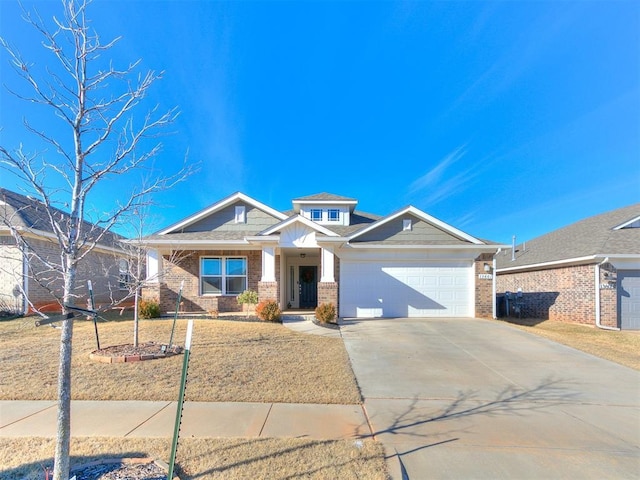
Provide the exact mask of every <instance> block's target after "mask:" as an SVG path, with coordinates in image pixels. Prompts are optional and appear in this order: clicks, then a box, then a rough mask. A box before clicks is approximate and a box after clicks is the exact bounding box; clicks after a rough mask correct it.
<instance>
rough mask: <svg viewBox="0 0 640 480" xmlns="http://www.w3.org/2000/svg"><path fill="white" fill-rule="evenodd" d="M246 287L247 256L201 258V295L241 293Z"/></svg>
mask: <svg viewBox="0 0 640 480" xmlns="http://www.w3.org/2000/svg"><path fill="white" fill-rule="evenodd" d="M246 289H247V259H246V258H245V257H202V258H200V294H201V295H239V294H241V293H242V292H244V291H245V290H246Z"/></svg>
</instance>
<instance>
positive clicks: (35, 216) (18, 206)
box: [0, 188, 124, 248]
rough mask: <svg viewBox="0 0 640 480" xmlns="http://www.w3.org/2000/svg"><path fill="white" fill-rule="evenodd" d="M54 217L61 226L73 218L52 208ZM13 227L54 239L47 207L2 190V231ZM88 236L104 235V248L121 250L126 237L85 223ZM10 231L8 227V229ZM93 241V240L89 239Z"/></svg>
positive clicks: (0, 215) (0, 205)
mask: <svg viewBox="0 0 640 480" xmlns="http://www.w3.org/2000/svg"><path fill="white" fill-rule="evenodd" d="M50 208H51V211H52V212H53V216H54V217H55V218H56V219H57V221H58V222H60V224H62V225H64V224H65V223H66V222H68V221H69V220H70V219H71V217H70V215H69V213H67V212H65V211H64V210H61V209H59V208H56V207H53V206H52V207H50ZM7 224H8V225H11V226H12V227H14V228H16V229H17V230H18V231H23V232H30V233H32V234H33V235H40V236H45V237H51V238H53V237H54V235H55V233H54V230H53V227H52V226H51V222H50V221H49V215H48V213H47V207H46V205H45V204H44V203H43V202H41V201H40V200H37V199H35V198H31V197H28V196H25V195H21V194H19V193H16V192H12V191H11V190H7V189H4V188H0V229H2V226H3V225H7ZM83 225H84V227H83V228H84V231H85V233H86V234H88V233H90V232H94V233H95V234H94V235H93V237H94V238H97V237H98V236H99V235H100V234H102V235H103V237H102V241H101V242H100V245H102V246H103V247H110V248H119V247H118V246H117V243H118V242H119V241H120V240H123V238H124V237H122V236H120V235H118V234H116V233H113V232H110V231H109V232H105V231H104V229H103V228H101V227H99V226H97V225H95V224H92V223H90V222H86V221H85V222H83ZM6 228H7V229H8V227H6ZM88 240H91V239H88Z"/></svg>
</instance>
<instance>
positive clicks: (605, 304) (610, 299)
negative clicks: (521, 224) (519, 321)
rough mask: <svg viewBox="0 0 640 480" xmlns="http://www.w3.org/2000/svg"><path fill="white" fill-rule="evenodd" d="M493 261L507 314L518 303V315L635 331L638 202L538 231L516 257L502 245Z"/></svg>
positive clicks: (639, 301) (639, 290)
mask: <svg viewBox="0 0 640 480" xmlns="http://www.w3.org/2000/svg"><path fill="white" fill-rule="evenodd" d="M496 265H497V269H496V273H497V280H496V281H497V292H498V297H499V304H500V305H501V306H505V307H506V302H505V301H504V296H505V292H510V293H511V294H512V295H510V297H511V301H510V306H511V308H510V310H511V311H510V312H509V314H511V315H514V314H515V313H514V308H513V307H514V306H517V308H520V309H521V312H520V313H519V314H520V315H522V316H523V317H524V316H526V317H530V318H540V319H551V320H559V321H563V322H574V323H583V324H587V325H597V326H602V327H605V328H613V329H618V328H620V329H624V330H627V329H636V330H637V329H640V204H635V205H630V206H628V207H624V208H620V209H618V210H614V211H610V212H606V213H603V214H601V215H595V216H593V217H590V218H587V219H584V220H581V221H579V222H576V223H574V224H572V225H569V226H566V227H564V228H561V229H559V230H555V231H553V232H550V233H548V234H546V235H542V236H540V237H538V238H535V239H533V240H531V241H528V242H526V244H523V245H519V246H517V247H516V249H515V255H513V251H512V249H511V248H508V249H505V250H503V251H502V252H500V253H499V254H498V255H497V257H496ZM519 290H520V291H521V296H520V297H518V296H517V292H518V291H519ZM503 313H504V314H506V313H507V312H506V311H503Z"/></svg>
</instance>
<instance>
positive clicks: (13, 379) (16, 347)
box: [0, 318, 362, 404]
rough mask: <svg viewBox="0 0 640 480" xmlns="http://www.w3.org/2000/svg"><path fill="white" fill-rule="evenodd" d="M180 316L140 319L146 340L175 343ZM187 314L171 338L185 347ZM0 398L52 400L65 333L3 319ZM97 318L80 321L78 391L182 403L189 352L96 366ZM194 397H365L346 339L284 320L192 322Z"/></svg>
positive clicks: (126, 334) (117, 336) (106, 335)
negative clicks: (296, 329) (92, 355)
mask: <svg viewBox="0 0 640 480" xmlns="http://www.w3.org/2000/svg"><path fill="white" fill-rule="evenodd" d="M172 323H173V320H165V319H156V320H143V321H141V323H140V335H139V338H140V341H141V342H146V341H155V342H158V343H168V342H169V338H170V336H171V326H172ZM186 326H187V321H186V320H178V322H177V324H176V331H175V334H174V343H177V344H180V345H182V344H184V339H185V333H186ZM98 328H99V335H100V345H101V347H103V348H104V347H106V346H109V345H120V344H126V343H132V336H133V322H132V321H124V320H119V321H106V322H100V323H98ZM0 338H1V339H2V342H1V344H2V348H0V365H2V375H0V399H2V400H54V399H56V398H57V394H56V382H57V366H58V349H59V342H60V330H59V329H55V328H51V327H49V326H42V327H37V328H36V327H35V326H34V319H32V318H22V319H14V320H10V321H4V322H0ZM95 349H96V340H95V333H94V327H93V322H91V321H87V320H84V319H82V320H77V319H76V320H75V324H74V335H73V360H72V378H73V381H72V398H73V399H76V400H176V399H177V396H178V387H179V382H180V376H181V370H182V363H183V356H182V355H178V356H175V357H172V358H166V359H158V360H148V361H144V362H132V363H113V364H105V363H97V362H95V361H92V360H90V359H89V353H90V352H91V351H93V350H95ZM187 400H191V401H209V402H225V401H229V402H284V403H341V404H357V403H361V401H362V399H361V396H360V393H359V390H358V387H357V383H356V380H355V377H354V374H353V371H352V370H351V366H350V363H349V359H348V356H347V353H346V350H345V348H344V344H343V342H342V340H340V339H335V338H325V337H319V336H314V335H303V334H300V333H297V332H293V331H291V330H289V329H287V328H286V327H284V326H283V325H281V324H273V323H261V322H245V321H225V320H195V321H194V332H193V341H192V346H191V356H190V362H189V382H188V385H187Z"/></svg>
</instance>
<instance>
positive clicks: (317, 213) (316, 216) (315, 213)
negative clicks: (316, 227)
mask: <svg viewBox="0 0 640 480" xmlns="http://www.w3.org/2000/svg"><path fill="white" fill-rule="evenodd" d="M311 220H313V221H314V222H321V221H322V210H321V209H319V208H312V209H311Z"/></svg>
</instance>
